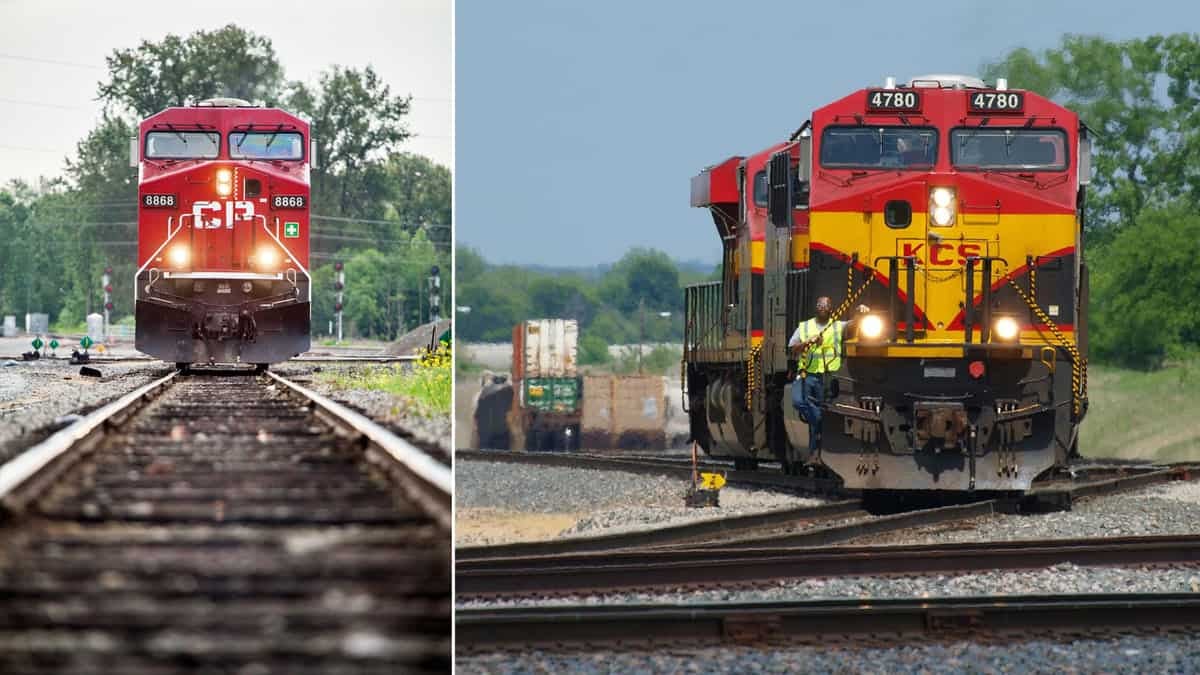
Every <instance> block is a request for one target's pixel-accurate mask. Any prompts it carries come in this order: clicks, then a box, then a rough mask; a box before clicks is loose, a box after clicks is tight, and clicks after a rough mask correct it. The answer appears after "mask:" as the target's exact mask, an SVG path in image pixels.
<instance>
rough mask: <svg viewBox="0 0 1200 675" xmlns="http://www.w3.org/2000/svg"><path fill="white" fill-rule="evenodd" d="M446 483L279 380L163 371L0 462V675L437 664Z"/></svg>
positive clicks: (338, 411)
mask: <svg viewBox="0 0 1200 675" xmlns="http://www.w3.org/2000/svg"><path fill="white" fill-rule="evenodd" d="M450 483H451V481H450V474H449V470H448V469H447V468H446V467H444V466H442V465H439V464H438V463H437V462H435V461H434V460H432V459H431V458H429V457H428V456H427V455H425V453H423V452H421V451H420V450H419V449H417V448H414V447H413V446H411V445H408V444H407V443H405V442H403V441H401V440H400V439H398V438H396V437H395V436H394V435H392V434H390V433H388V432H387V431H385V430H383V429H382V428H380V427H378V426H377V425H375V424H374V423H372V422H371V421H370V420H367V419H366V418H364V417H362V416H361V415H358V414H357V413H354V412H352V411H349V410H346V409H345V408H344V407H342V406H340V405H339V404H337V403H335V402H333V401H330V400H329V399H326V398H325V397H322V396H320V395H318V394H315V393H314V392H311V391H309V390H307V389H305V388H303V387H301V386H300V385H297V384H295V383H292V382H290V381H288V380H286V379H284V378H281V377H279V376H277V375H274V374H270V375H268V376H259V377H252V376H248V375H237V376H230V375H225V376H221V375H204V376H201V375H193V376H184V375H179V374H171V375H167V376H166V377H163V378H161V379H159V380H157V381H155V382H153V383H151V384H149V385H146V386H145V387H142V388H140V389H139V390H137V391H135V392H132V393H130V394H129V395H127V396H125V397H122V398H121V399H120V400H118V401H115V402H113V403H110V404H109V405H106V406H104V407H103V408H101V409H99V410H97V411H95V412H93V413H92V414H89V415H88V416H86V417H85V418H84V419H83V420H81V421H79V422H77V423H76V424H74V425H72V426H70V427H68V428H66V429H64V430H62V431H60V432H58V433H56V434H55V435H53V436H51V437H50V438H48V439H46V441H44V442H43V443H41V444H39V445H37V446H35V447H34V448H31V449H29V450H28V451H26V452H24V453H23V454H21V455H19V456H18V457H16V458H15V459H13V460H12V461H10V462H8V463H7V464H5V465H3V466H0V511H2V513H3V516H4V517H5V519H4V523H3V525H2V526H0V672H5V673H22V672H61V671H64V670H70V671H72V672H101V671H103V672H105V673H141V672H163V671H167V670H182V669H199V670H208V671H222V672H260V671H261V672H267V671H270V672H287V673H318V672H319V673H330V672H354V673H360V672H367V673H371V672H379V673H391V672H396V671H397V670H401V669H404V670H436V671H445V670H446V669H448V668H449V665H450V621H451V619H450V616H451V607H452V604H451V598H450V578H449V573H448V569H449V553H450V499H451V490H450Z"/></svg>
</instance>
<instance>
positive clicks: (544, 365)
mask: <svg viewBox="0 0 1200 675" xmlns="http://www.w3.org/2000/svg"><path fill="white" fill-rule="evenodd" d="M578 345H579V324H578V323H576V322H575V320H573V319H533V320H529V321H523V322H521V323H519V324H517V325H516V327H515V328H513V352H512V353H513V367H512V376H513V387H514V389H515V390H516V393H517V395H516V396H514V397H513V408H512V416H513V420H512V424H511V428H512V429H513V445H514V446H515V447H518V448H525V449H526V450H556V449H558V450H573V449H576V448H578V447H579V420H580V398H581V389H582V383H581V382H580V379H579V373H578V370H577V368H576V365H577V361H576V357H577V350H578Z"/></svg>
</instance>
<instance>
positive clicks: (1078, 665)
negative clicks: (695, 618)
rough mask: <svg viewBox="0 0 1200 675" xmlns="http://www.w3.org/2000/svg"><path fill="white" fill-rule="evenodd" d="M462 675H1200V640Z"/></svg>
mask: <svg viewBox="0 0 1200 675" xmlns="http://www.w3.org/2000/svg"><path fill="white" fill-rule="evenodd" d="M455 665H456V669H455V672H457V673H464V674H465V673H639V672H649V673H734V672H736V673H881V674H883V673H931V674H932V673H962V672H970V673H1098V672H1102V673H1142V672H1154V673H1168V672H1169V673H1196V672H1200V639H1197V638H1195V637H1190V636H1187V637H1184V636H1178V637H1140V636H1122V637H1116V638H1112V639H1083V640H1072V641H1063V642H1056V641H1051V640H1033V641H1028V642H1019V643H1010V644H977V643H972V642H967V641H956V642H950V643H945V644H923V645H914V646H902V647H888V648H864V649H847V648H839V647H833V648H831V647H797V648H791V649H778V650H752V649H747V648H742V647H720V648H717V647H713V648H707V649H677V650H672V651H670V652H665V651H664V652H656V653H640V652H630V653H613V652H588V653H580V654H557V653H547V652H531V653H527V654H513V653H507V652H506V653H495V654H481V655H478V656H471V657H461V658H459V659H457V660H456V663H455Z"/></svg>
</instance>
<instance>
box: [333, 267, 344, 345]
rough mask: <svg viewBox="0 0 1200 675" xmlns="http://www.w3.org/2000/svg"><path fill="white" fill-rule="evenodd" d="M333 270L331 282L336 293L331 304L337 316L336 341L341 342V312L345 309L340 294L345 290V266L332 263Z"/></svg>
mask: <svg viewBox="0 0 1200 675" xmlns="http://www.w3.org/2000/svg"><path fill="white" fill-rule="evenodd" d="M333 270H334V271H335V272H337V275H336V278H335V280H334V282H333V290H335V291H337V300H336V301H335V302H334V303H333V312H334V314H336V315H337V341H338V342H341V341H342V310H343V309H344V308H345V301H344V298H343V296H342V292H343V291H345V290H346V266H345V265H343V264H342V261H340V260H339V261H337V262H335V263H333Z"/></svg>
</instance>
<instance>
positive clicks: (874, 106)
mask: <svg viewBox="0 0 1200 675" xmlns="http://www.w3.org/2000/svg"><path fill="white" fill-rule="evenodd" d="M920 109H921V94H919V93H917V92H915V91H903V90H899V89H869V90H867V110H870V111H887V112H914V111H917V110H920Z"/></svg>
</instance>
